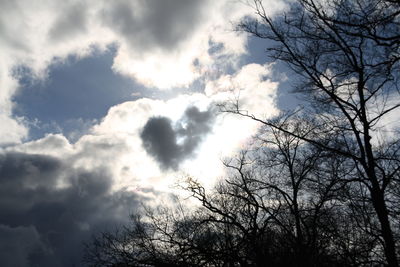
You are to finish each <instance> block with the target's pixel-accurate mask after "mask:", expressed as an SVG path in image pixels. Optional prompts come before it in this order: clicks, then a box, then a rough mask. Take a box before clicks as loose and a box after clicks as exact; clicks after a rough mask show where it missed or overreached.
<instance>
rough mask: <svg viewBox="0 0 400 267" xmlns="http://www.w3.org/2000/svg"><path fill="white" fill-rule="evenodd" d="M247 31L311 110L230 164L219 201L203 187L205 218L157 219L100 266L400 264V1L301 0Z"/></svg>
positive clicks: (148, 218) (92, 260)
mask: <svg viewBox="0 0 400 267" xmlns="http://www.w3.org/2000/svg"><path fill="white" fill-rule="evenodd" d="M251 4H252V5H253V6H254V9H255V11H256V12H257V15H258V20H254V19H246V20H243V21H242V22H241V23H239V24H238V29H239V30H241V31H246V32H248V33H250V34H252V35H255V36H257V37H259V38H263V39H267V40H270V43H272V45H271V46H270V47H268V48H267V54H268V56H269V57H270V58H271V59H272V60H276V61H281V62H283V63H285V64H286V65H287V66H288V67H290V69H291V70H292V72H293V73H294V74H295V75H296V77H297V85H296V87H295V89H294V90H295V91H296V92H297V93H300V94H301V95H302V97H304V98H305V99H306V100H307V103H308V104H307V106H306V107H304V108H303V109H301V110H296V111H293V112H288V113H285V114H283V115H281V116H280V117H278V118H274V119H270V120H264V119H263V118H257V117H254V116H253V115H251V114H249V113H247V112H246V111H244V110H241V107H240V99H239V100H238V101H237V102H235V103H225V104H223V105H221V106H220V108H221V111H223V112H229V113H233V114H238V115H241V116H246V117H249V118H251V119H254V120H256V121H258V122H259V123H260V124H261V125H262V128H261V130H260V132H259V134H258V135H257V136H256V137H255V138H254V144H253V145H252V146H251V147H249V149H248V150H247V151H243V152H242V153H241V154H240V155H239V156H238V157H237V158H234V159H231V160H228V161H226V162H225V163H224V164H225V165H226V167H227V168H228V169H229V170H230V171H229V175H228V176H227V177H226V178H225V179H224V180H223V181H221V182H220V184H219V185H218V186H217V187H216V188H215V190H214V191H213V192H206V190H205V189H204V188H203V187H202V185H201V184H200V183H199V182H197V181H196V180H194V179H188V181H187V183H186V185H185V189H186V190H188V191H189V192H191V194H192V196H193V197H194V198H196V199H197V200H199V201H200V203H201V207H200V208H198V209H196V210H195V211H185V209H184V208H183V207H178V208H177V209H176V210H167V209H164V210H162V209H159V210H156V211H150V210H148V211H147V212H146V213H145V215H143V216H142V217H134V218H133V219H132V225H131V226H127V227H125V228H123V229H120V230H119V231H117V232H115V233H104V234H103V235H100V236H99V237H98V238H96V239H94V241H93V243H92V244H90V245H89V246H88V249H87V253H86V262H88V263H89V265H92V266H167V265H170V266H384V265H387V266H392V267H395V266H399V263H398V261H399V245H400V244H399V238H400V237H399V235H400V229H399V226H400V199H399V197H400V183H399V182H400V180H399V178H400V176H399V169H400V157H399V156H400V155H399V152H400V143H399V140H400V139H399V135H398V133H397V132H396V131H395V129H392V130H393V131H392V132H389V133H388V132H386V131H385V126H386V125H385V123H386V122H387V117H389V116H392V115H393V114H394V113H396V112H398V107H399V106H400V98H399V97H400V95H399V93H400V92H399V88H398V84H399V82H398V78H399V59H400V47H399V45H400V2H398V1H395V0H327V1H317V0H297V1H296V2H295V3H291V6H290V10H289V11H287V12H286V13H283V14H281V15H280V16H277V17H274V18H273V19H272V18H270V17H269V16H268V15H267V12H266V10H265V8H266V7H264V6H263V5H262V1H260V0H254V1H253V2H252V3H251Z"/></svg>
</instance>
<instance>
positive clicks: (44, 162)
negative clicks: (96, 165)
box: [0, 152, 139, 267]
mask: <svg viewBox="0 0 400 267" xmlns="http://www.w3.org/2000/svg"><path fill="white" fill-rule="evenodd" d="M111 185H112V180H111V179H110V177H109V176H108V175H107V171H106V170H102V169H98V170H97V171H85V170H82V169H75V168H72V167H70V166H68V164H66V163H65V162H62V161H61V160H59V159H57V158H55V157H51V156H44V155H37V154H26V153H16V152H8V153H2V154H0V262H1V263H2V264H5V266H21V267H23V266H74V265H75V266H79V265H80V258H81V253H82V247H83V244H82V242H84V241H88V240H89V238H90V236H91V235H92V234H93V233H96V232H98V231H99V230H102V229H104V228H106V227H109V226H113V227H114V226H115V225H118V224H121V223H123V222H125V221H126V220H127V219H128V217H129V216H128V215H129V212H132V211H134V210H135V208H136V207H137V203H138V201H139V200H138V196H137V195H135V194H134V193H132V192H126V191H118V192H111ZM121 211H122V212H121ZM8 263H9V264H11V265H7V264H8Z"/></svg>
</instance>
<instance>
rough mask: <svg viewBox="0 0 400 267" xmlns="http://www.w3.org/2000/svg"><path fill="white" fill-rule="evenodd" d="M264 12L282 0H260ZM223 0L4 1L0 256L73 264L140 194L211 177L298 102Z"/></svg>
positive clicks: (260, 43) (143, 199) (17, 262)
mask: <svg viewBox="0 0 400 267" xmlns="http://www.w3.org/2000/svg"><path fill="white" fill-rule="evenodd" d="M264 2H265V6H267V7H268V9H267V12H268V14H270V15H271V16H273V15H274V14H276V13H277V12H279V11H282V10H284V9H285V8H286V5H285V4H284V3H283V2H281V1H279V0H265V1H264ZM252 16H255V12H254V10H253V9H252V8H251V7H250V6H248V5H245V4H244V2H243V1H231V0H218V1H215V0H129V1H128V0H115V1H106V0H87V1H77V0H76V1H73V0H68V1H66V0H65V1H64V0H63V1H61V0H60V1H49V0H35V1H32V0H16V1H15V0H12V1H11V0H0V58H2V60H1V61H0V125H1V127H0V262H1V263H2V266H21V267H24V266H44V267H46V266H53V267H57V266H80V258H81V253H82V243H83V242H85V241H88V240H90V237H91V236H92V235H93V234H95V233H96V232H98V231H102V230H104V229H110V227H111V228H112V227H115V226H116V225H122V224H124V223H127V221H128V220H129V215H130V214H135V213H137V212H139V210H140V207H141V205H143V204H145V205H149V206H153V207H156V206H157V205H173V203H174V202H175V201H176V197H175V195H178V197H179V196H180V194H184V193H182V192H181V191H179V190H178V189H177V188H176V184H177V183H179V182H181V181H182V177H187V176H191V177H194V178H195V179H197V180H199V181H200V182H201V183H202V184H203V185H204V186H205V187H206V188H211V187H212V186H213V185H214V184H215V182H216V181H217V180H218V179H219V178H221V177H223V175H224V171H225V170H224V168H223V166H222V162H221V160H222V159H224V158H228V157H233V156H234V155H235V154H236V153H238V152H239V151H240V149H243V148H244V147H246V144H247V143H248V142H249V140H251V137H252V135H254V134H255V133H256V131H257V128H258V127H259V125H258V124H257V123H255V122H253V121H251V120H249V119H245V118H241V117H238V116H235V115H231V114H221V113H220V112H219V110H218V107H217V105H218V104H219V103H227V102H229V101H235V100H237V99H238V100H239V103H240V106H241V108H242V109H243V110H247V111H248V112H249V114H254V115H256V116H258V117H260V118H271V117H273V116H276V115H278V114H279V113H280V112H281V111H283V110H285V109H289V108H293V107H296V105H298V100H296V99H295V97H294V96H292V95H290V94H289V92H290V85H291V80H290V79H288V76H287V75H286V69H285V68H284V66H281V65H279V64H278V63H276V62H270V61H269V59H268V58H267V57H266V55H265V53H264V51H265V46H266V43H265V41H264V40H257V39H255V38H252V37H250V36H248V35H246V34H244V33H242V32H237V31H234V24H235V22H238V21H240V19H243V18H245V17H252Z"/></svg>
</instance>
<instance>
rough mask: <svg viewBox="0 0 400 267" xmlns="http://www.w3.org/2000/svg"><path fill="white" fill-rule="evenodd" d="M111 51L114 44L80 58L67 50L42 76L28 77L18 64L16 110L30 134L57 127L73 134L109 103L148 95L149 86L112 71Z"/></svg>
mask: <svg viewBox="0 0 400 267" xmlns="http://www.w3.org/2000/svg"><path fill="white" fill-rule="evenodd" d="M114 56H115V49H113V48H110V49H109V50H107V51H106V52H103V53H100V52H94V53H93V54H92V55H91V56H89V57H86V58H83V59H78V58H77V57H76V56H69V57H68V58H67V59H66V60H65V61H63V62H62V63H55V64H53V65H51V66H49V70H48V76H47V78H46V80H44V81H39V80H35V79H34V78H32V75H31V73H30V71H29V69H27V68H24V67H19V68H17V71H16V75H17V76H18V78H19V82H20V84H21V86H20V89H19V91H18V92H17V94H16V95H15V97H14V102H15V103H16V107H15V109H14V115H16V116H23V117H25V118H26V120H27V121H28V122H30V123H29V124H30V126H31V127H30V136H29V139H37V138H40V137H42V136H44V135H45V134H47V133H55V132H62V133H63V134H65V135H66V136H67V137H71V139H74V138H76V137H78V136H79V132H80V131H81V132H82V133H83V132H84V131H85V130H87V129H88V128H90V126H91V125H92V124H93V123H95V122H96V121H98V120H100V119H101V118H102V117H104V116H105V115H106V114H107V111H108V109H109V108H110V107H111V106H113V105H116V104H119V103H122V102H125V101H129V100H135V99H138V98H141V97H149V96H150V94H151V90H149V89H147V88H144V87H143V86H141V85H139V84H137V83H135V82H134V80H132V79H130V78H127V77H124V76H121V75H119V74H117V73H115V72H113V71H112V69H111V66H112V62H113V58H114Z"/></svg>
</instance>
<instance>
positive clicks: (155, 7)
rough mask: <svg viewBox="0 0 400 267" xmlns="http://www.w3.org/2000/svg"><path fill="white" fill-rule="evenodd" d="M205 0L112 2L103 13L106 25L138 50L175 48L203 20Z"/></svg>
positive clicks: (102, 16)
mask: <svg viewBox="0 0 400 267" xmlns="http://www.w3.org/2000/svg"><path fill="white" fill-rule="evenodd" d="M205 2H206V1H204V0H189V1H188V0H163V1H160V0H146V1H123V0H122V1H110V2H109V6H107V8H105V9H104V10H103V12H102V13H101V18H102V20H103V21H104V23H105V24H106V25H108V26H109V27H111V28H112V29H113V30H116V31H118V32H119V33H120V34H121V35H122V36H124V38H126V40H127V41H128V42H129V43H130V44H132V45H133V46H134V47H135V48H136V49H141V51H148V50H151V49H152V48H163V49H173V48H176V46H177V45H178V44H179V43H180V42H181V41H182V40H185V39H186V38H188V37H189V36H190V35H191V34H192V33H193V32H194V31H195V28H196V26H197V25H198V24H199V22H201V21H202V20H203V16H204V15H205V14H204V12H203V11H204V9H205V7H206V6H207V5H206V3H205Z"/></svg>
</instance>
